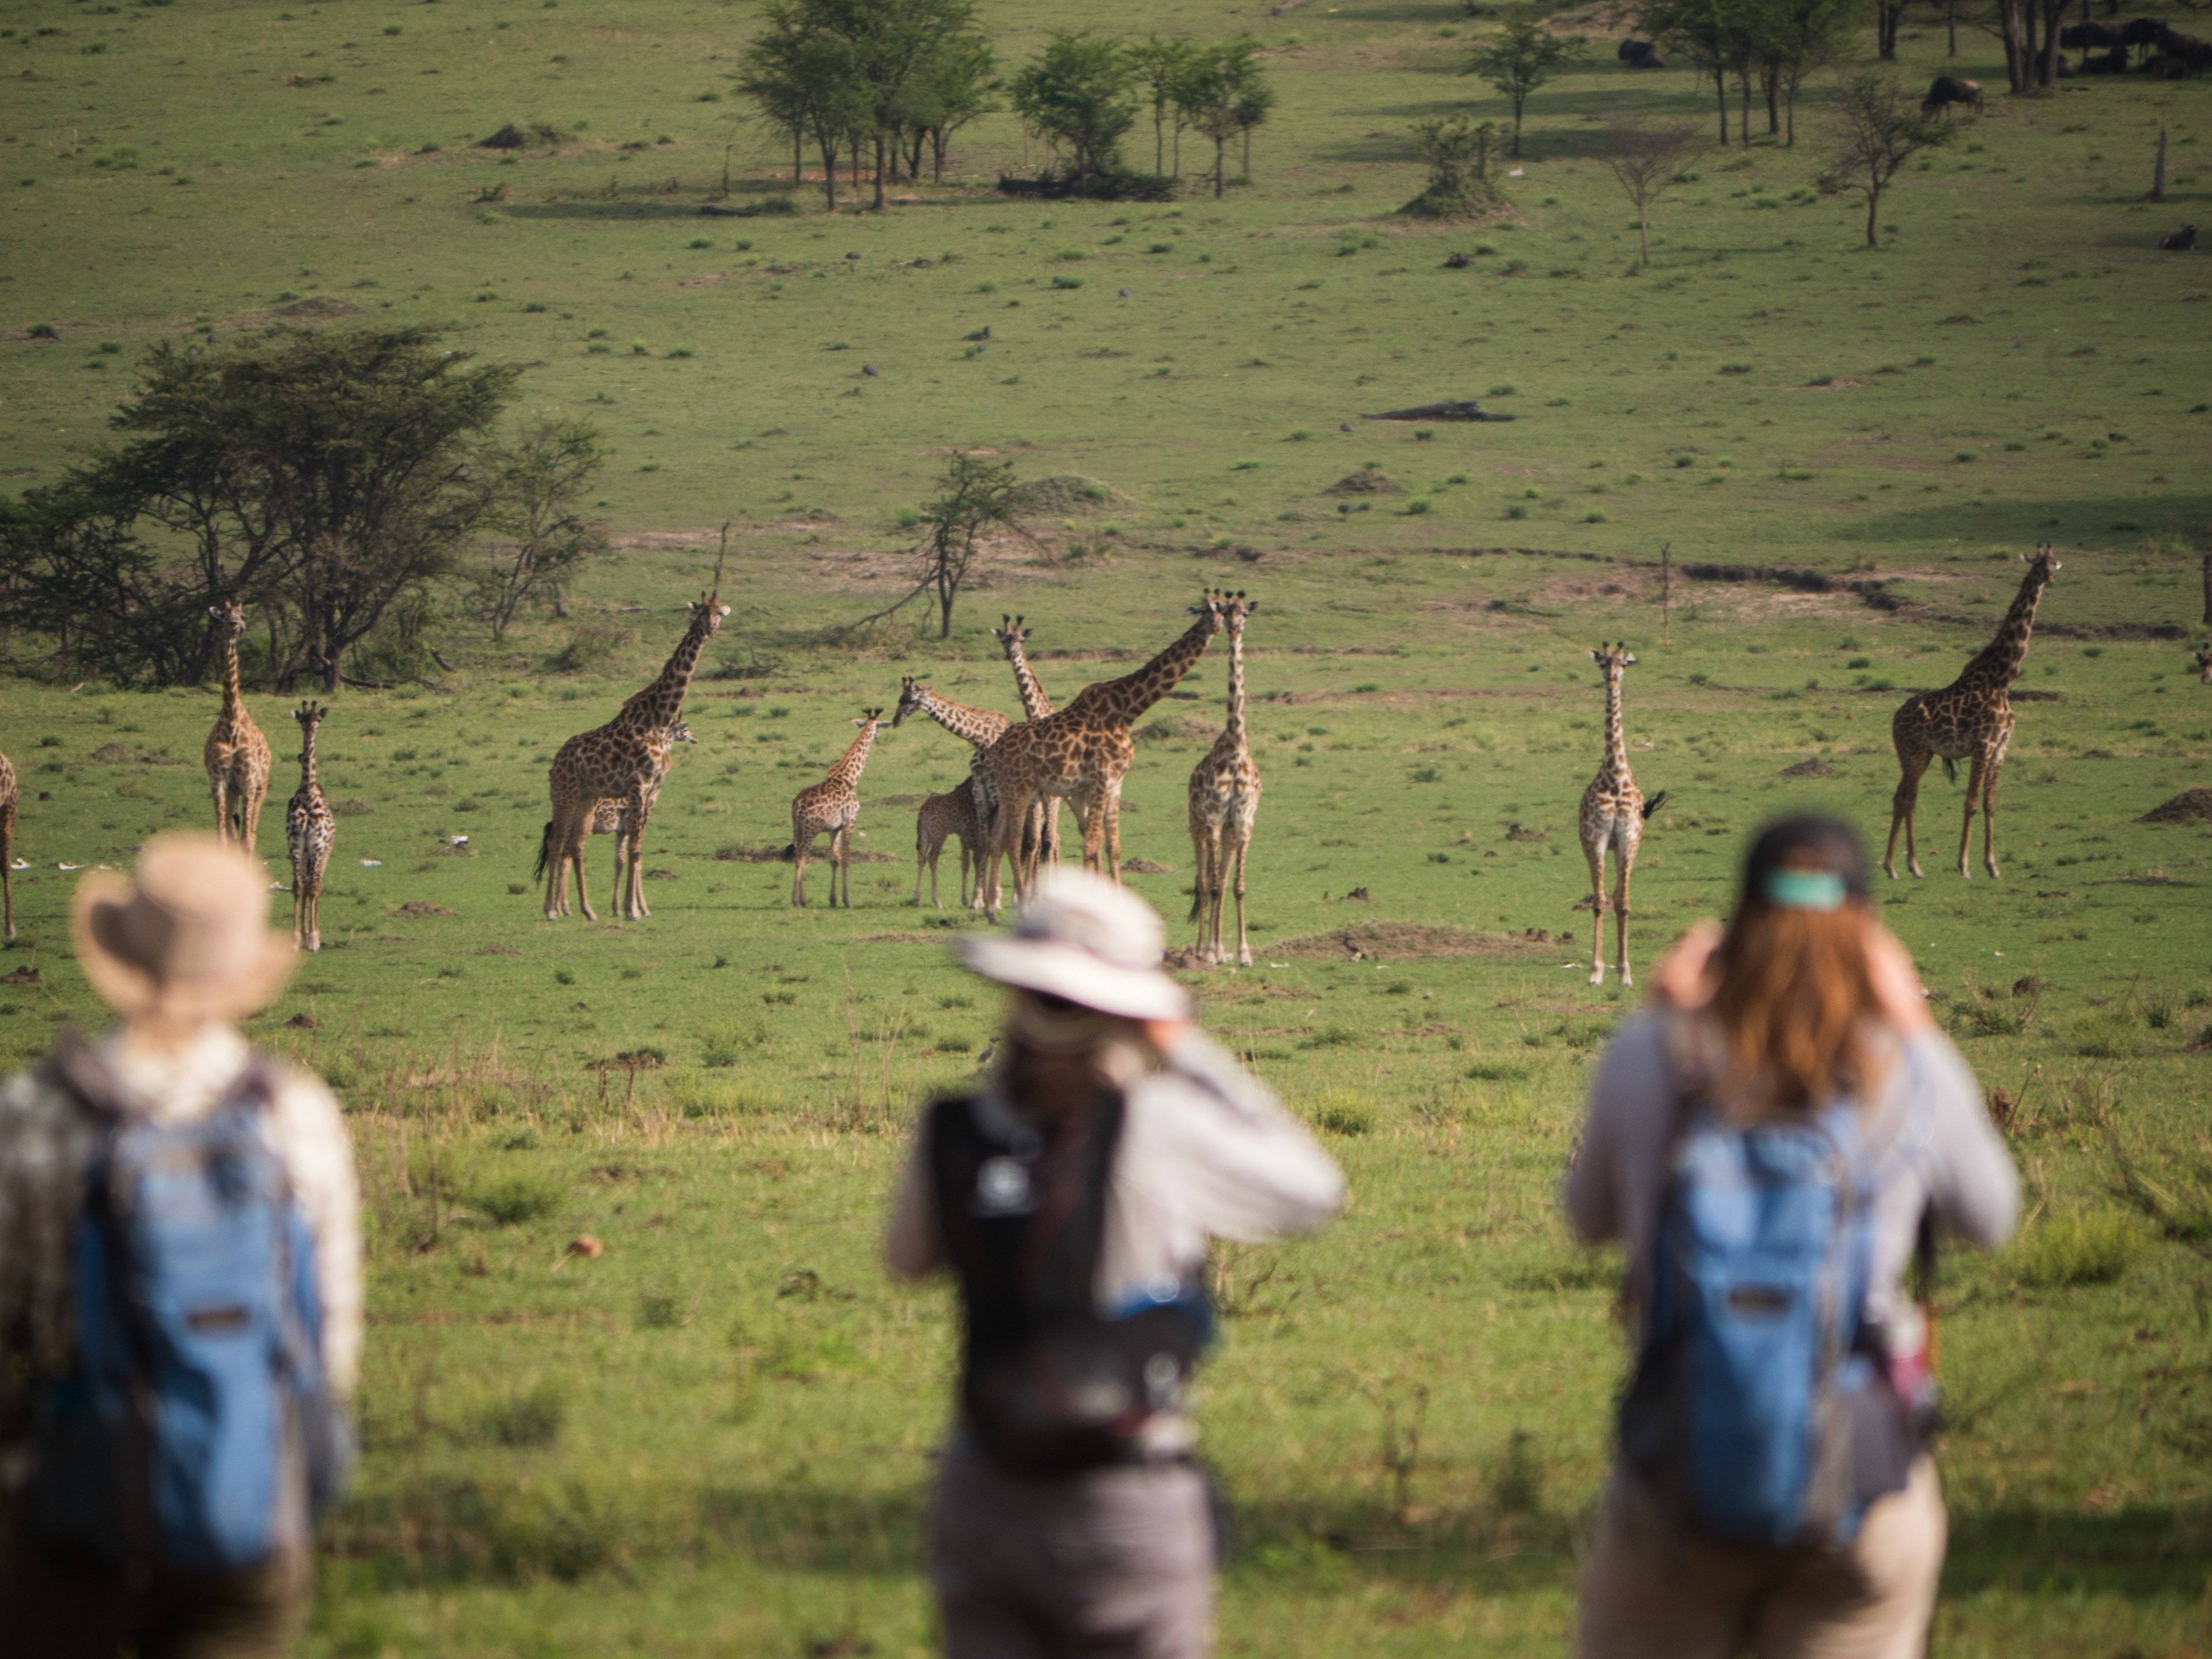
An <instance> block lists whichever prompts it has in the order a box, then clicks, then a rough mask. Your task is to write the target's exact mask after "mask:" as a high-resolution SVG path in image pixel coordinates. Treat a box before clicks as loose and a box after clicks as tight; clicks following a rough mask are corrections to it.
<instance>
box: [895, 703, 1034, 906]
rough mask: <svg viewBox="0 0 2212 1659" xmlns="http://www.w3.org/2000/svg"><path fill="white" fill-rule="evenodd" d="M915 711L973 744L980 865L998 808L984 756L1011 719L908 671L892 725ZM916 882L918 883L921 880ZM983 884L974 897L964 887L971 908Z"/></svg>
mask: <svg viewBox="0 0 2212 1659" xmlns="http://www.w3.org/2000/svg"><path fill="white" fill-rule="evenodd" d="M908 714H927V716H929V718H930V719H932V720H935V721H936V722H937V723H938V724H939V726H943V727H944V728H945V730H946V731H948V732H951V733H952V735H953V736H954V737H956V738H966V739H967V740H968V742H969V744H971V745H972V748H971V750H970V751H969V757H968V793H969V797H970V798H971V799H972V800H973V802H974V807H973V811H974V814H975V823H976V824H977V826H978V829H977V836H978V839H977V841H976V842H975V845H974V848H973V849H972V850H973V851H974V853H975V858H976V861H977V863H978V864H980V863H981V861H982V856H983V846H984V842H983V840H982V837H983V836H987V834H988V829H989V825H990V823H991V820H992V818H993V817H994V815H995V814H996V813H997V811H998V808H999V795H998V790H997V788H996V787H995V786H994V784H993V783H992V781H991V770H990V767H989V765H988V764H987V763H986V761H985V759H984V756H985V753H986V752H987V750H989V748H990V746H991V745H992V744H994V743H996V742H997V741H998V740H999V739H1000V738H1002V737H1004V736H1005V735H1006V728H1007V727H1008V726H1010V725H1012V721H1010V720H1007V718H1006V716H1005V715H1004V714H998V713H996V712H994V710H992V709H988V708H975V707H974V706H972V705H971V704H969V703H964V702H953V701H952V699H951V698H950V697H947V696H940V695H939V694H938V693H937V692H936V691H933V690H931V689H930V688H929V687H928V686H927V685H924V684H922V683H921V681H920V680H917V679H915V678H914V677H913V676H912V675H911V674H909V675H908V676H907V677H906V678H903V679H902V680H901V681H900V682H899V700H898V708H897V709H896V711H895V712H894V713H893V714H892V715H891V725H892V726H894V727H896V726H898V725H899V724H900V722H902V720H905V719H906V717H907V716H908ZM961 846H962V847H963V849H966V848H968V846H969V843H968V842H965V841H963V842H962V843H961ZM918 885H919V883H918V882H917V886H918ZM981 887H982V883H981V879H980V878H979V879H978V880H977V883H976V890H975V893H974V894H973V895H972V896H971V895H969V893H968V892H967V890H965V888H964V887H963V894H962V898H963V902H965V903H966V904H967V905H968V906H969V908H971V909H972V908H975V906H976V905H978V904H979V903H980V902H981Z"/></svg>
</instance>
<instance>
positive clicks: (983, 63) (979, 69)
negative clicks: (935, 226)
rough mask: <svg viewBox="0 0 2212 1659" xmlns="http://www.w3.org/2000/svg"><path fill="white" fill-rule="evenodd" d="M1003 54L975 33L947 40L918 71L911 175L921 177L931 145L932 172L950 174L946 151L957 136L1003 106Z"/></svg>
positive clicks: (910, 117)
mask: <svg viewBox="0 0 2212 1659" xmlns="http://www.w3.org/2000/svg"><path fill="white" fill-rule="evenodd" d="M998 68H999V63H998V58H997V56H996V54H994V52H992V50H991V44H990V42H989V41H987V40H984V39H983V37H982V36H981V35H980V34H975V33H961V34H956V35H954V36H953V37H951V39H950V40H945V41H943V42H941V43H940V44H939V46H938V48H937V50H936V51H935V52H933V53H931V55H930V57H929V59H928V61H927V63H925V64H923V65H922V68H921V72H920V73H919V74H917V75H916V76H915V84H914V88H913V91H912V92H911V94H909V95H908V101H907V106H906V110H905V120H906V136H907V140H908V143H909V144H910V145H911V146H912V150H911V153H910V154H909V155H908V157H907V176H908V178H910V179H919V178H921V151H922V146H923V145H924V144H925V143H927V145H928V146H929V150H930V177H931V178H932V179H933V180H941V179H943V178H944V177H945V146H946V145H947V144H948V143H950V142H951V137H952V135H953V134H954V133H956V132H957V131H960V129H961V128H963V127H964V126H966V125H968V124H969V122H971V121H973V120H975V118H977V117H978V116H981V115H987V114H989V113H990V112H992V111H993V110H994V109H996V108H997V107H998V105H997V104H996V103H995V102H994V100H993V98H992V94H993V93H994V91H995V90H996V89H997V87H998Z"/></svg>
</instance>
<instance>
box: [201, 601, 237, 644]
mask: <svg viewBox="0 0 2212 1659" xmlns="http://www.w3.org/2000/svg"><path fill="white" fill-rule="evenodd" d="M208 615H209V616H210V617H214V618H215V621H216V632H217V633H219V634H220V635H222V639H223V641H224V642H225V643H226V644H233V643H235V642H236V641H238V640H240V639H241V638H243V637H244V636H245V634H246V607H245V606H244V605H240V603H239V602H238V601H237V600H236V599H226V600H224V601H223V602H222V604H221V605H210V606H209V607H208Z"/></svg>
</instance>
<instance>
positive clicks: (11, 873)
mask: <svg viewBox="0 0 2212 1659" xmlns="http://www.w3.org/2000/svg"><path fill="white" fill-rule="evenodd" d="M14 866H15V805H14V804H13V803H12V802H11V803H10V804H9V807H8V810H7V811H5V812H0V902H5V904H6V906H7V911H8V937H9V939H13V938H15V867H14Z"/></svg>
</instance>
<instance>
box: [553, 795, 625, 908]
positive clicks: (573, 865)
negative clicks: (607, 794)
mask: <svg viewBox="0 0 2212 1659" xmlns="http://www.w3.org/2000/svg"><path fill="white" fill-rule="evenodd" d="M591 835H592V803H591V802H590V801H586V802H585V803H584V804H583V805H581V806H580V807H579V808H578V809H577V810H576V811H574V813H572V814H571V816H570V817H569V821H568V841H567V842H565V843H562V846H563V848H564V850H563V851H562V857H563V858H565V859H567V860H568V867H569V868H570V869H571V870H572V871H574V872H575V877H576V908H578V909H579V910H581V911H582V912H583V913H584V920H585V921H598V920H599V912H598V911H596V910H594V909H592V896H591V894H590V893H589V892H588V891H586V884H585V880H584V851H585V848H586V846H587V845H588V844H589V842H590V840H591ZM617 892H619V889H617ZM567 914H568V911H567V908H566V907H563V908H562V915H567Z"/></svg>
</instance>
